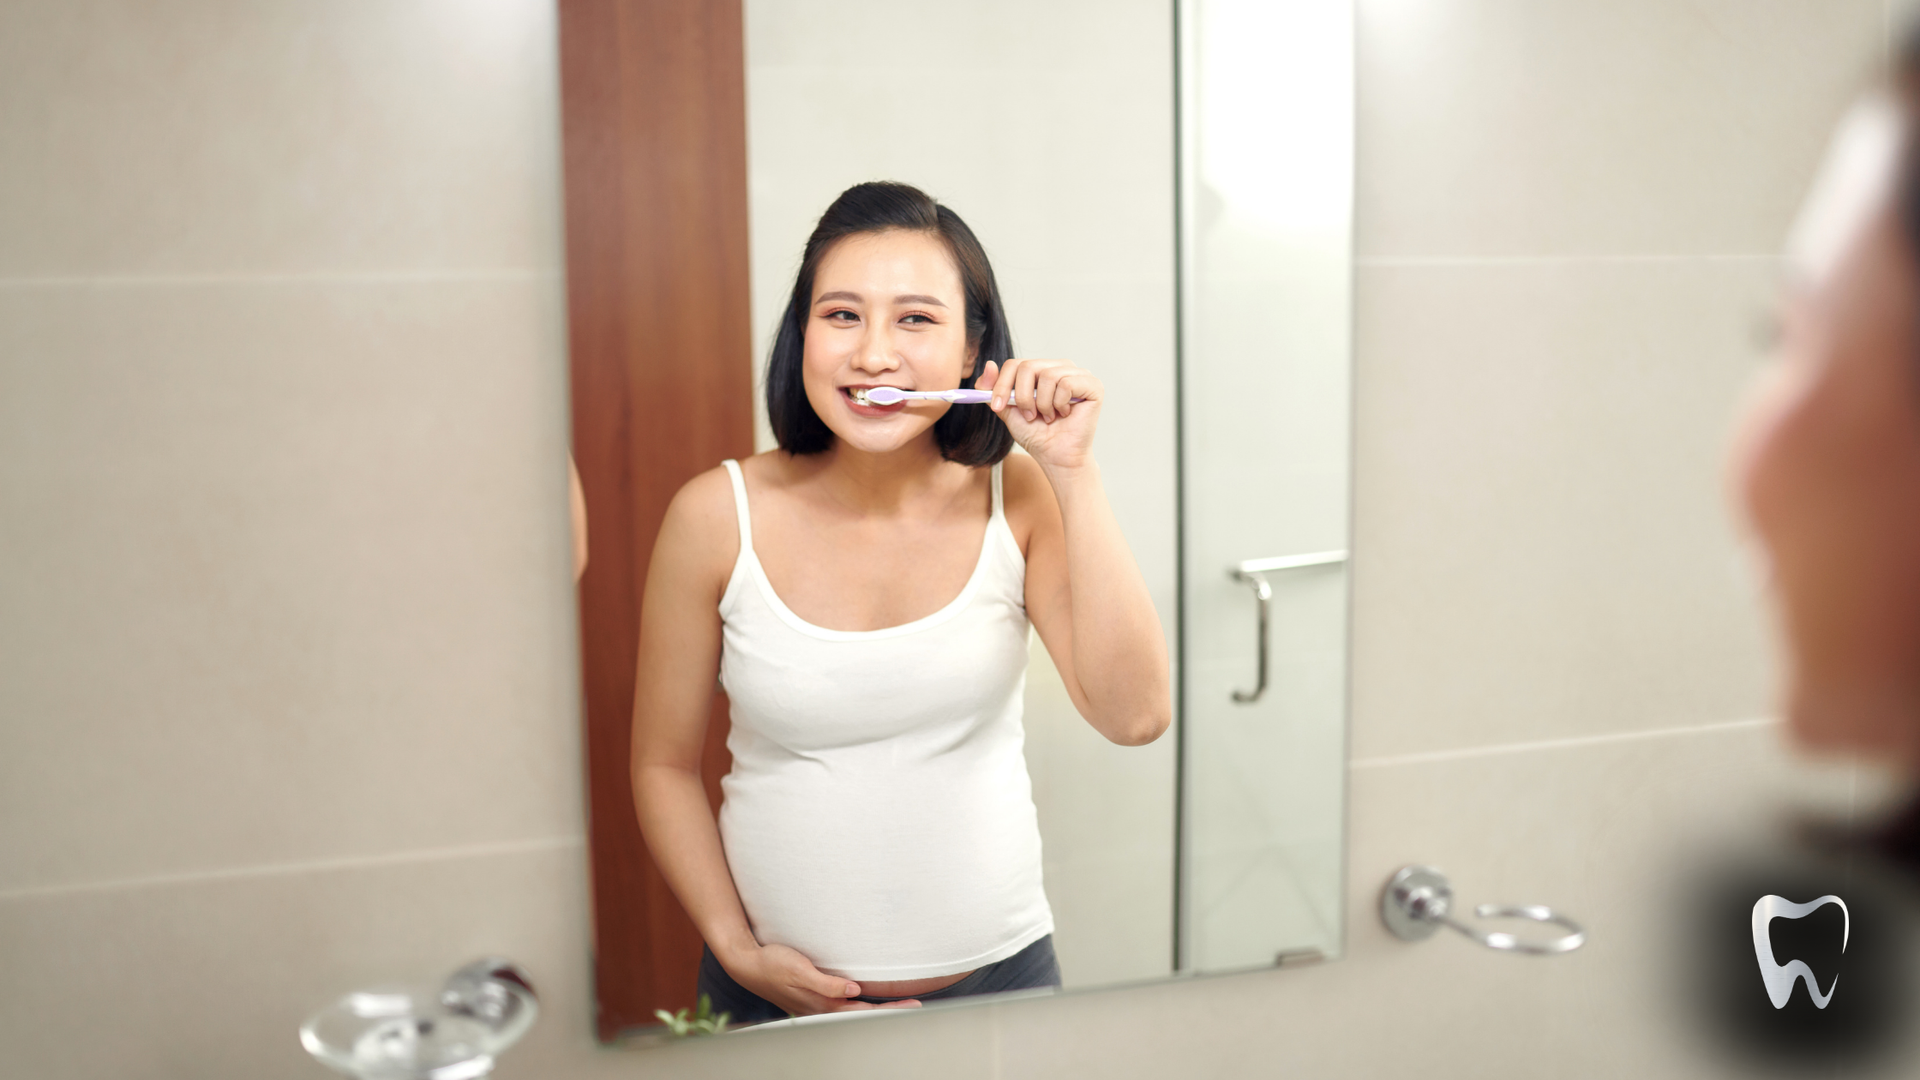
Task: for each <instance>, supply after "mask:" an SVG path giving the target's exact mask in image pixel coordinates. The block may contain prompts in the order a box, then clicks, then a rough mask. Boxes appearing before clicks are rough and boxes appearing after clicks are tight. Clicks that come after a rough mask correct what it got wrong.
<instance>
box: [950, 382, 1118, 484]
mask: <svg viewBox="0 0 1920 1080" xmlns="http://www.w3.org/2000/svg"><path fill="white" fill-rule="evenodd" d="M973 385H974V388H975V389H977V390H992V391H993V392H994V394H993V402H992V403H991V404H990V405H989V406H988V407H989V408H991V409H992V410H993V411H994V412H996V413H998V414H999V415H1000V419H1001V420H1003V421H1005V422H1006V425H1007V429H1008V430H1009V431H1011V432H1013V439H1014V441H1015V442H1017V443H1019V444H1020V446H1021V448H1022V449H1024V450H1026V452H1027V453H1029V454H1031V455H1033V459H1034V460H1035V461H1037V462H1039V463H1040V465H1041V466H1042V467H1045V468H1048V469H1054V468H1063V469H1077V468H1079V467H1081V466H1083V465H1086V464H1087V463H1089V462H1091V461H1092V460H1093V429H1094V426H1095V425H1096V424H1097V423H1099V419H1100V399H1101V397H1102V396H1104V394H1105V393H1106V388H1105V387H1103V386H1101V385H1100V380H1099V379H1096V378H1094V377H1093V374H1092V373H1091V372H1089V371H1087V370H1086V369H1085V368H1081V367H1076V366H1074V365H1073V364H1071V363H1069V362H1067V361H1065V360H1021V359H1018V358H1016V359H1012V360H1008V361H1007V363H1006V366H1005V367H1002V366H1000V365H998V364H995V363H994V362H993V361H991V360H989V361H987V370H986V371H985V372H984V373H983V374H982V375H981V376H980V377H979V378H978V379H976V380H974V384H973ZM1075 398H1080V399H1081V400H1079V401H1075V400H1074V399H1075Z"/></svg>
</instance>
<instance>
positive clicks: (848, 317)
mask: <svg viewBox="0 0 1920 1080" xmlns="http://www.w3.org/2000/svg"><path fill="white" fill-rule="evenodd" d="M827 321H828V322H837V323H854V322H859V321H860V317H859V316H858V315H855V314H854V313H853V312H851V311H829V312H827Z"/></svg>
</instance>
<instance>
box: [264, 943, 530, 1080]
mask: <svg viewBox="0 0 1920 1080" xmlns="http://www.w3.org/2000/svg"><path fill="white" fill-rule="evenodd" d="M539 1012H540V1007H539V1004H538V1003H537V1000H536V998H535V996H534V992H533V983H532V982H531V981H530V980H529V979H528V978H527V973H526V972H525V971H522V970H521V969H520V967H519V965H517V964H515V963H513V962H512V961H510V960H502V959H499V958H498V957H487V958H486V959H483V960H475V961H474V962H473V963H471V964H468V965H466V966H465V967H463V968H461V969H460V970H458V971H456V972H454V973H453V974H452V975H449V976H448V977H447V981H446V982H445V983H443V984H441V985H440V986H439V987H437V988H428V989H417V990H409V989H398V990H362V991H357V992H355V993H351V994H348V995H347V996H346V997H343V998H341V999H340V1000H339V1001H336V1002H334V1003H333V1004H332V1005H330V1006H328V1007H327V1008H325V1009H322V1010H321V1011H319V1012H317V1013H315V1014H313V1015H312V1016H310V1017H308V1018H307V1022H306V1023H304V1024H302V1025H300V1045H301V1046H304V1047H306V1050H307V1053H309V1054H312V1055H313V1056H314V1057H315V1058H318V1059H319V1060H320V1062H321V1063H322V1064H325V1065H328V1066H331V1067H332V1068H334V1069H337V1070H339V1071H340V1072H343V1073H346V1074H347V1075H348V1076H352V1077H356V1078H358V1080H477V1078H479V1077H483V1076H486V1075H487V1074H488V1073H491V1072H492V1071H493V1066H494V1059H495V1058H496V1057H498V1056H499V1054H500V1052H501V1051H503V1050H505V1049H506V1048H507V1047H509V1046H512V1045H513V1044H514V1043H515V1042H518V1041H519V1039H520V1036H522V1035H525V1034H526V1033H527V1029H528V1028H530V1027H532V1026H533V1021H534V1018H535V1017H536V1016H537V1015H539Z"/></svg>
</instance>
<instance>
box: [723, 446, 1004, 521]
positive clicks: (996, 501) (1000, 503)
mask: <svg viewBox="0 0 1920 1080" xmlns="http://www.w3.org/2000/svg"><path fill="white" fill-rule="evenodd" d="M1002 464H1003V463H1002V462H998V461H996V462H994V463H993V514H992V516H990V517H989V518H988V519H987V522H988V524H992V523H993V522H995V521H1002V520H1005V518H1006V516H1007V514H1006V500H1005V499H1004V498H1003V497H1002V496H1001V494H1000V466H1001V465H1002ZM742 505H745V504H744V503H743V504H742Z"/></svg>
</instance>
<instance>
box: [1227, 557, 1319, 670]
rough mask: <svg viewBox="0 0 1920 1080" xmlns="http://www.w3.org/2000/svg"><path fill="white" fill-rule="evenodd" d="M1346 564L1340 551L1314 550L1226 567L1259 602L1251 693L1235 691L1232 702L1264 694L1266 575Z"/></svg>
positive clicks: (1269, 598) (1269, 602)
mask: <svg viewBox="0 0 1920 1080" xmlns="http://www.w3.org/2000/svg"><path fill="white" fill-rule="evenodd" d="M1346 561H1347V553H1346V552H1344V551H1318V552H1315V553H1313V554H1311V555H1282V556H1279V557H1278V558H1272V559H1248V560H1247V561H1246V562H1243V563H1241V564H1240V565H1238V566H1234V567H1230V568H1228V571H1227V572H1228V573H1230V574H1232V575H1233V579H1234V580H1235V581H1242V582H1245V583H1246V584H1248V585H1251V586H1252V587H1253V596H1254V599H1256V600H1258V601H1259V602H1260V633H1259V643H1258V644H1257V645H1256V646H1255V648H1257V649H1258V650H1259V658H1260V659H1259V666H1258V668H1257V669H1256V670H1257V671H1258V672H1259V674H1258V675H1257V676H1255V679H1256V681H1255V683H1254V687H1253V689H1252V690H1250V691H1249V690H1235V691H1234V692H1233V700H1235V701H1237V702H1239V703H1240V704H1242V705H1249V704H1252V703H1253V702H1256V701H1259V700H1260V697H1261V695H1263V694H1265V693H1266V692H1267V625H1268V622H1269V621H1270V620H1269V616H1270V615H1271V612H1272V608H1273V586H1272V585H1270V584H1268V583H1267V575H1268V574H1270V573H1273V572H1275V571H1277V570H1305V569H1307V568H1308V567H1311V566H1337V565H1339V564H1340V563H1344V562H1346Z"/></svg>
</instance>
